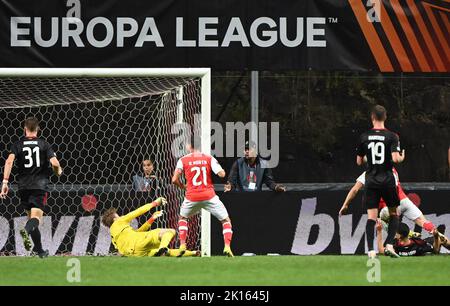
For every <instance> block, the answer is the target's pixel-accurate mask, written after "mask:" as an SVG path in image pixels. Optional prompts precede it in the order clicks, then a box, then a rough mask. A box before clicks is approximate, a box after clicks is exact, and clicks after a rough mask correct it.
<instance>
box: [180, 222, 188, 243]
mask: <svg viewBox="0 0 450 306" xmlns="http://www.w3.org/2000/svg"><path fill="white" fill-rule="evenodd" d="M187 232H188V223H187V221H186V220H180V221H178V235H179V237H180V245H183V244H186V237H187Z"/></svg>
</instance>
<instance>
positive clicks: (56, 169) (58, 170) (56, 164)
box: [50, 157, 63, 176]
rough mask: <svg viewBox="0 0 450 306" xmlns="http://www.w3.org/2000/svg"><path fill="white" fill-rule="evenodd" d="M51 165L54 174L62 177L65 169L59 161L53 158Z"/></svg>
mask: <svg viewBox="0 0 450 306" xmlns="http://www.w3.org/2000/svg"><path fill="white" fill-rule="evenodd" d="M50 164H51V165H52V169H53V173H55V175H57V176H61V174H62V171H63V169H62V167H61V164H60V163H59V160H58V159H57V158H56V157H52V158H50Z"/></svg>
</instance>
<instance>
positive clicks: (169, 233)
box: [154, 228, 176, 256]
mask: <svg viewBox="0 0 450 306" xmlns="http://www.w3.org/2000/svg"><path fill="white" fill-rule="evenodd" d="M175 234H176V231H175V230H174V229H171V228H163V229H161V230H160V232H159V235H158V237H159V239H160V241H161V242H160V244H159V248H158V251H157V252H156V253H155V255H154V256H164V255H166V254H167V253H168V252H169V243H170V242H171V241H172V239H173V237H175Z"/></svg>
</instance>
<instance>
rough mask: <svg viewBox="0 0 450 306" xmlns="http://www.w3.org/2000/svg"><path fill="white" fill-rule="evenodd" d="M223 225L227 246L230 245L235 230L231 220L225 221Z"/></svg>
mask: <svg viewBox="0 0 450 306" xmlns="http://www.w3.org/2000/svg"><path fill="white" fill-rule="evenodd" d="M222 227H223V231H222V233H223V242H224V243H225V246H230V243H231V238H232V237H233V230H232V228H231V223H230V222H225V223H223V224H222Z"/></svg>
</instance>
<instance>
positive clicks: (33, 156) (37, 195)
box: [0, 117, 62, 258]
mask: <svg viewBox="0 0 450 306" xmlns="http://www.w3.org/2000/svg"><path fill="white" fill-rule="evenodd" d="M24 130H25V137H23V138H21V139H20V140H19V141H17V142H15V143H14V144H13V145H12V146H11V150H10V153H9V156H8V159H7V160H6V162H5V169H4V171H5V172H4V174H3V183H2V188H1V193H0V198H1V199H5V198H6V196H7V194H8V192H9V186H8V182H9V176H10V174H11V170H12V167H13V165H14V161H16V167H17V169H18V175H17V184H18V193H17V194H18V196H19V198H20V205H21V206H22V207H23V208H24V209H25V211H26V213H27V217H28V221H27V223H26V224H25V228H23V229H21V230H20V235H21V236H22V240H23V244H24V247H25V250H27V251H30V250H31V240H33V244H34V246H33V253H35V254H37V255H38V256H39V257H40V258H44V257H47V256H48V250H44V249H43V248H42V242H41V232H40V231H39V224H40V223H41V222H42V218H43V216H44V212H46V210H47V209H48V207H47V196H48V182H49V177H50V174H51V172H52V171H51V170H50V167H51V168H52V169H53V172H54V174H56V175H57V176H60V175H61V174H62V168H61V166H60V164H59V161H58V159H57V158H56V154H55V152H54V151H53V149H52V147H51V145H50V144H48V143H47V141H45V140H44V139H42V138H38V132H39V121H38V119H37V118H35V117H29V118H27V119H26V120H25V124H24ZM30 236H31V240H30Z"/></svg>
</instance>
